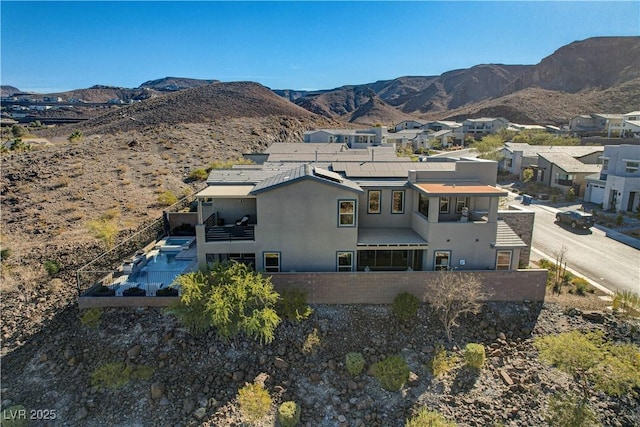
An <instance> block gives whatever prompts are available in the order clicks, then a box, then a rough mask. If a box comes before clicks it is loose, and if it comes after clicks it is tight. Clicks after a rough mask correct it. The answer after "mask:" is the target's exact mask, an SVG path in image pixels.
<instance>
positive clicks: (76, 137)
mask: <svg viewBox="0 0 640 427" xmlns="http://www.w3.org/2000/svg"><path fill="white" fill-rule="evenodd" d="M83 136H84V135H83V134H82V132H80V131H79V130H77V131H75V132H73V133H72V134H71V135H69V136H68V137H67V140H68V141H69V142H80V141H82V137H83Z"/></svg>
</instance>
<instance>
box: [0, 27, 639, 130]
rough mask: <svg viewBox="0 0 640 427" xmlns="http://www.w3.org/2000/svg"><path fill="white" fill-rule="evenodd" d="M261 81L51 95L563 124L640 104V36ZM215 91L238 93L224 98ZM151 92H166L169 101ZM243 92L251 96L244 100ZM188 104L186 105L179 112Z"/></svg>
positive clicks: (195, 106) (204, 111)
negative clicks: (334, 82) (463, 61)
mask: <svg viewBox="0 0 640 427" xmlns="http://www.w3.org/2000/svg"><path fill="white" fill-rule="evenodd" d="M256 86H260V85H258V84H257V83H256V84H249V83H244V84H241V83H238V82H236V83H221V82H219V81H218V80H200V79H188V78H176V77H167V78H164V79H158V80H151V81H148V82H145V83H143V84H142V85H140V86H139V87H138V88H134V89H126V88H115V87H108V86H93V87H91V88H88V89H79V90H74V91H70V92H65V93H56V94H50V95H55V96H60V97H63V98H67V99H68V98H70V97H73V98H81V99H84V100H87V101H90V102H107V101H108V100H110V99H113V98H118V99H122V100H124V101H129V100H142V101H143V102H142V103H140V104H141V105H133V106H131V107H127V108H131V109H132V111H146V112H148V113H149V114H151V113H150V111H152V110H155V109H157V108H160V109H169V110H171V111H173V113H170V114H168V113H167V112H165V111H162V113H161V114H162V116H163V117H164V119H165V120H168V121H169V122H170V123H171V122H185V120H187V121H189V120H200V119H204V118H207V117H209V116H212V117H213V116H216V117H220V116H229V115H232V116H235V117H237V115H238V114H248V115H249V116H255V115H256V114H261V111H262V112H264V111H268V110H270V108H271V107H269V105H271V106H272V107H273V108H271V110H273V109H275V110H278V111H280V108H284V110H283V111H285V114H286V112H287V111H292V112H293V111H295V113H292V114H294V115H296V114H301V113H300V110H297V109H296V108H293V107H295V106H297V107H301V109H304V110H307V111H309V112H311V113H314V114H317V115H320V116H324V117H326V118H329V119H334V120H337V121H340V122H352V123H357V124H369V125H370V124H377V123H379V124H384V125H390V124H393V123H397V122H398V121H401V120H406V119H423V120H430V119H432V120H436V119H440V120H443V119H464V118H467V117H480V116H502V117H505V118H507V119H508V120H511V121H513V122H517V123H523V124H533V123H539V124H565V123H566V122H567V121H568V119H570V118H571V117H572V116H575V115H577V114H585V113H595V112H599V113H625V112H629V111H633V110H637V109H638V107H639V106H640V37H595V38H590V39H586V40H583V41H576V42H574V43H571V44H569V45H566V46H563V47H561V48H559V49H558V50H557V51H555V52H554V53H553V54H551V55H549V56H548V57H546V58H544V59H543V60H542V61H540V63H538V64H535V65H504V64H481V65H477V66H474V67H471V68H468V69H461V70H453V71H449V72H446V73H443V74H441V75H439V76H403V77H398V78H395V79H392V80H381V81H377V82H373V83H364V84H356V85H346V86H342V87H339V88H333V89H326V90H318V91H302V90H294V89H273V90H270V91H271V92H272V93H275V94H277V95H278V96H279V97H280V99H284V100H287V101H289V102H290V103H291V104H295V105H290V106H288V107H286V108H285V107H284V105H282V104H280V101H279V100H278V99H277V98H276V97H272V96H270V95H269V94H268V92H269V90H266V89H268V88H264V89H265V90H258V89H257V88H256ZM214 87H215V89H214ZM12 89H13V90H15V89H16V88H12V87H8V86H3V87H2V93H3V96H6V95H8V94H9V93H8V92H10V91H11V90H12ZM176 92H177V93H176ZM217 96H223V97H226V98H221V99H227V100H229V101H232V102H231V103H230V104H229V105H227V104H228V103H226V102H219V100H218V99H217V98H216V97H217ZM256 97H258V98H256ZM153 98H166V99H165V101H164V102H163V101H156V100H154V99H153ZM238 100H242V102H243V103H246V104H245V105H238V103H237V102H236V101H238ZM176 104H177V106H176ZM190 104H192V105H190ZM208 104H210V105H208ZM185 111H187V112H188V114H184V113H181V112H185ZM108 114H111V113H108ZM158 114H160V113H158ZM109 117H113V118H117V115H113V114H111V116H109ZM105 119H107V117H105V118H102V119H101V118H100V117H98V118H94V119H92V120H99V121H100V122H104V120H105Z"/></svg>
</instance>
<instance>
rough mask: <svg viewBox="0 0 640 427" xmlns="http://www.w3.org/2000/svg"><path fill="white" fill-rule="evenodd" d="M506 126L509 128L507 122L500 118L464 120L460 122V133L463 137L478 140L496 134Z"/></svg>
mask: <svg viewBox="0 0 640 427" xmlns="http://www.w3.org/2000/svg"><path fill="white" fill-rule="evenodd" d="M507 126H509V121H508V120H507V119H504V118H502V117H499V118H488V117H481V118H479V119H466V120H465V121H463V122H462V132H463V133H464V134H465V135H472V136H474V137H476V138H480V137H481V136H484V135H489V134H494V133H498V132H499V131H500V130H501V129H504V128H506V127H507Z"/></svg>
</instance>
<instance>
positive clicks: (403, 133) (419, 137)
mask: <svg viewBox="0 0 640 427" xmlns="http://www.w3.org/2000/svg"><path fill="white" fill-rule="evenodd" d="M434 133H435V132H433V131H428V130H422V129H407V130H400V131H397V132H394V133H390V134H389V136H387V142H388V143H393V144H395V145H396V147H406V146H409V147H411V148H412V149H413V150H419V149H423V150H427V149H429V148H430V147H431V144H430V142H431V141H433V139H434V138H433V134H434Z"/></svg>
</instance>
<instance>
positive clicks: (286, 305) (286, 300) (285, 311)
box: [276, 289, 313, 321]
mask: <svg viewBox="0 0 640 427" xmlns="http://www.w3.org/2000/svg"><path fill="white" fill-rule="evenodd" d="M276 312H277V313H278V315H279V316H280V317H286V318H287V319H292V320H297V321H301V320H304V319H307V318H308V317H309V316H311V313H313V309H312V308H311V307H309V306H308V305H307V294H306V293H304V292H303V291H301V290H298V289H287V290H285V291H283V292H282V294H280V298H279V299H278V302H277V304H276Z"/></svg>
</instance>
